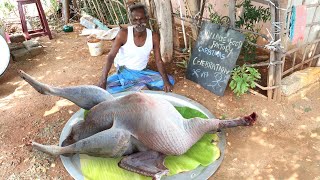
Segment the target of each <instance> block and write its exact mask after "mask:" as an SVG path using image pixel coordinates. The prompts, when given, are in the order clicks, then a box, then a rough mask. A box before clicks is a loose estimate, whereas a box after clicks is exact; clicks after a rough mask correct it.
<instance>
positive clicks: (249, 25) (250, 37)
mask: <svg viewBox="0 0 320 180" xmlns="http://www.w3.org/2000/svg"><path fill="white" fill-rule="evenodd" d="M236 7H237V8H240V7H242V8H243V14H242V16H238V20H237V21H236V22H235V25H236V27H237V28H242V29H246V30H249V31H252V32H259V31H260V30H261V26H259V25H257V24H258V23H259V22H266V21H268V20H270V19H271V13H270V9H269V8H264V7H262V6H254V5H252V4H251V0H244V1H242V2H241V3H240V4H238V5H237V6H236ZM245 35H246V41H245V42H244V43H243V48H242V51H241V54H242V55H243V56H244V61H250V60H251V61H253V60H254V59H255V57H256V50H257V48H256V47H255V46H254V45H251V44H249V43H248V41H250V42H252V43H255V44H256V43H257V40H258V37H259V36H258V35H255V34H252V33H245Z"/></svg>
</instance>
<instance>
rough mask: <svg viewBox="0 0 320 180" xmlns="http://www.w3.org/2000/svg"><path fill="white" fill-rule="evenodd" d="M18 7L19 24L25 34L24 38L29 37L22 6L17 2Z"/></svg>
mask: <svg viewBox="0 0 320 180" xmlns="http://www.w3.org/2000/svg"><path fill="white" fill-rule="evenodd" d="M18 9H19V15H20V21H21V26H22V31H23V33H24V34H25V36H26V39H28V40H29V39H31V37H30V35H29V32H28V28H27V22H26V17H25V14H24V11H23V7H22V4H21V3H18Z"/></svg>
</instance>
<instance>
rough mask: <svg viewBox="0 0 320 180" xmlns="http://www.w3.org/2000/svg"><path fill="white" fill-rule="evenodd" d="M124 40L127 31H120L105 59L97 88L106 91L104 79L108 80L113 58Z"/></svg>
mask: <svg viewBox="0 0 320 180" xmlns="http://www.w3.org/2000/svg"><path fill="white" fill-rule="evenodd" d="M126 39H127V29H121V30H120V31H119V33H118V35H117V36H116V38H115V40H114V42H113V43H112V47H111V50H110V52H109V53H108V55H107V57H106V64H105V66H104V67H103V70H102V76H101V78H100V82H99V87H101V88H103V89H106V86H107V83H106V79H107V78H108V74H109V72H110V69H111V66H112V64H113V62H114V58H115V57H116V55H117V53H118V51H119V49H120V47H121V46H122V45H124V44H125V43H126Z"/></svg>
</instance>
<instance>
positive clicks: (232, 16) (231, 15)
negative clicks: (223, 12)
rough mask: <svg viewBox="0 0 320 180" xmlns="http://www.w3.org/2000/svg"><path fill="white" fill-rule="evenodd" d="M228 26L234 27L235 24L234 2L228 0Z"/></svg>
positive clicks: (234, 0)
mask: <svg viewBox="0 0 320 180" xmlns="http://www.w3.org/2000/svg"><path fill="white" fill-rule="evenodd" d="M229 18H230V26H231V27H235V22H236V0H229Z"/></svg>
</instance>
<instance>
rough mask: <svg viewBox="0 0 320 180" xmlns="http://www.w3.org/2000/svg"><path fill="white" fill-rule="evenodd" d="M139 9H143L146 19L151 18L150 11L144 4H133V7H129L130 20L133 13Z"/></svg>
mask: <svg viewBox="0 0 320 180" xmlns="http://www.w3.org/2000/svg"><path fill="white" fill-rule="evenodd" d="M137 9H143V10H144V15H145V16H146V18H149V14H148V9H147V7H146V6H145V5H144V4H142V3H134V4H132V5H131V6H129V11H130V18H132V12H133V11H134V10H137Z"/></svg>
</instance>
